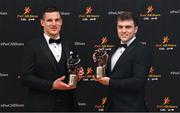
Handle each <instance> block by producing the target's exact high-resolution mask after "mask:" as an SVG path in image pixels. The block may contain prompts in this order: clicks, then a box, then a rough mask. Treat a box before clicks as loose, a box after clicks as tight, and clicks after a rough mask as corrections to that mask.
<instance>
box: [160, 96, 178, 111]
mask: <svg viewBox="0 0 180 113" xmlns="http://www.w3.org/2000/svg"><path fill="white" fill-rule="evenodd" d="M156 108H158V109H159V111H164V112H167V111H176V109H177V108H178V106H176V105H173V101H172V100H171V99H170V97H169V96H167V97H164V98H163V99H162V104H161V105H157V106H156Z"/></svg>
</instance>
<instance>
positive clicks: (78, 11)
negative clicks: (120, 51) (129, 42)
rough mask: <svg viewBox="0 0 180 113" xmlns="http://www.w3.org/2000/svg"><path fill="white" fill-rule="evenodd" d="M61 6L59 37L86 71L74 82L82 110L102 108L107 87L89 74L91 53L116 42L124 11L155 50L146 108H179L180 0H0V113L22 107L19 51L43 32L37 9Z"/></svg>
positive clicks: (24, 92) (23, 91)
mask: <svg viewBox="0 0 180 113" xmlns="http://www.w3.org/2000/svg"><path fill="white" fill-rule="evenodd" d="M49 4H55V5H57V6H58V7H59V8H60V9H61V14H62V17H63V26H62V27H63V28H62V33H61V35H62V36H63V37H64V38H66V39H67V40H70V41H73V42H74V45H75V46H76V47H77V49H78V52H79V55H80V57H81V59H82V63H83V65H82V66H83V68H84V71H85V73H84V75H83V79H82V81H81V85H80V86H78V89H77V92H78V105H79V107H80V109H81V111H103V110H104V102H105V101H106V89H105V87H103V86H102V85H100V84H99V83H97V82H95V81H94V79H93V78H92V76H93V75H95V67H96V64H94V63H93V60H92V54H93V53H94V50H95V49H97V48H99V47H104V48H106V50H107V51H111V48H112V47H113V46H114V44H116V43H117V42H118V38H117V33H116V16H117V15H118V14H119V12H120V11H122V10H128V11H133V12H134V13H135V14H136V15H137V16H138V18H139V20H140V22H139V32H138V33H137V37H138V38H140V39H141V42H142V43H143V44H147V45H149V46H150V47H151V48H152V50H153V63H152V66H151V68H150V69H149V74H148V75H147V87H146V89H147V90H146V97H145V98H146V101H147V105H148V108H149V111H180V48H179V44H180V1H179V0H1V1H0V111H26V110H25V109H24V107H25V106H26V100H27V98H28V97H27V88H26V87H24V86H23V85H22V84H21V82H20V74H21V73H20V64H21V59H22V50H23V47H24V45H25V44H26V42H27V41H29V40H31V39H33V38H36V37H37V36H39V35H40V34H41V33H42V32H43V31H42V28H41V26H40V24H39V14H40V11H41V9H42V8H43V7H44V6H46V5H49Z"/></svg>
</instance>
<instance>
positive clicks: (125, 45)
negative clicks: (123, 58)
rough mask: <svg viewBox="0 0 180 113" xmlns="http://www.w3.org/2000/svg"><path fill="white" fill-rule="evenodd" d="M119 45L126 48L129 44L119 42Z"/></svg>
mask: <svg viewBox="0 0 180 113" xmlns="http://www.w3.org/2000/svg"><path fill="white" fill-rule="evenodd" d="M118 47H124V48H126V47H127V44H119V45H118Z"/></svg>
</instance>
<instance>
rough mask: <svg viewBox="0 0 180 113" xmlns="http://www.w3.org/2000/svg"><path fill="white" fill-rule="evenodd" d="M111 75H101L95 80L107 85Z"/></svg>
mask: <svg viewBox="0 0 180 113" xmlns="http://www.w3.org/2000/svg"><path fill="white" fill-rule="evenodd" d="M109 80H110V78H109V77H100V78H96V79H95V81H97V82H99V83H101V84H103V85H105V86H109Z"/></svg>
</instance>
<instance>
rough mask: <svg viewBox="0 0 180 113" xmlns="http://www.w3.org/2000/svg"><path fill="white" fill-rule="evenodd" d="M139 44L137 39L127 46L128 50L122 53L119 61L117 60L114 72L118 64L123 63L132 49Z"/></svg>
mask: <svg viewBox="0 0 180 113" xmlns="http://www.w3.org/2000/svg"><path fill="white" fill-rule="evenodd" d="M136 44H137V40H134V41H133V42H132V43H131V44H130V45H129V46H128V47H127V48H126V50H125V51H124V52H123V53H122V55H121V56H120V58H119V59H118V61H117V62H116V64H115V66H114V68H113V70H112V72H113V71H114V70H115V69H116V68H117V66H118V65H119V63H121V62H122V61H123V60H125V59H126V58H127V57H126V56H127V55H128V54H129V53H131V51H132V50H133V49H134V48H135V47H136Z"/></svg>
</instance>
